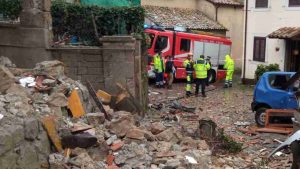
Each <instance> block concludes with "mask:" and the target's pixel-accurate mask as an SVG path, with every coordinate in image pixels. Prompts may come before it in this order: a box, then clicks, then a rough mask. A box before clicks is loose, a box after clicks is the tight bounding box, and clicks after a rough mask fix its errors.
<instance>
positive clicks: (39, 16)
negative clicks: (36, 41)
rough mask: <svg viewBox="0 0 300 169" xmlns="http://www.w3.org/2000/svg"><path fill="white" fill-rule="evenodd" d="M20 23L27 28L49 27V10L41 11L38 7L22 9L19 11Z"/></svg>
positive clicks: (50, 20) (50, 19)
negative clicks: (28, 9)
mask: <svg viewBox="0 0 300 169" xmlns="http://www.w3.org/2000/svg"><path fill="white" fill-rule="evenodd" d="M20 23H21V25H22V26H23V27H28V28H50V27H51V24H52V18H51V13H50V12H42V11H40V10H38V9H32V10H30V11H22V12H21V13H20Z"/></svg>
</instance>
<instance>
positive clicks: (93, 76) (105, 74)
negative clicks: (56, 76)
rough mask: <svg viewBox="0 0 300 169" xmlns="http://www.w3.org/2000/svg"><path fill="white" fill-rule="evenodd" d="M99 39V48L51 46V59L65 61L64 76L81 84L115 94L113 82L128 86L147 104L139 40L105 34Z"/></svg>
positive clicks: (145, 79)
mask: <svg viewBox="0 0 300 169" xmlns="http://www.w3.org/2000/svg"><path fill="white" fill-rule="evenodd" d="M101 41H102V43H103V46H102V47H98V48H96V47H94V48H90V47H87V48H52V49H50V50H49V51H51V53H52V57H51V59H57V60H60V61H62V62H63V63H64V64H65V68H66V69H65V72H66V75H67V76H69V77H71V78H72V79H74V80H81V81H82V82H83V83H85V82H86V80H89V81H90V82H91V83H92V84H93V86H94V87H95V89H96V90H97V89H101V90H105V91H107V92H109V93H111V94H117V92H118V91H119V90H118V88H117V86H116V83H121V84H122V85H123V86H127V87H128V88H129V90H130V91H131V93H132V94H133V96H135V98H136V99H137V100H138V101H139V102H140V103H141V105H143V106H144V107H146V105H147V91H148V90H147V83H146V85H145V81H147V77H146V76H143V74H145V72H146V70H145V69H146V63H147V62H146V61H144V60H143V59H142V57H141V55H142V54H141V41H140V40H137V39H135V38H133V37H131V36H107V37H103V38H102V39H101ZM143 72H144V73H143ZM145 96H146V97H145Z"/></svg>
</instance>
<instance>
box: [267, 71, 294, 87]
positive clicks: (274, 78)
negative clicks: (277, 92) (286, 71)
mask: <svg viewBox="0 0 300 169" xmlns="http://www.w3.org/2000/svg"><path fill="white" fill-rule="evenodd" d="M289 79H290V75H276V74H270V75H269V84H270V86H271V87H272V88H275V89H282V86H283V85H284V84H285V83H286V82H287V81H288V80H289Z"/></svg>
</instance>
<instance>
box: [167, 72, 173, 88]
mask: <svg viewBox="0 0 300 169" xmlns="http://www.w3.org/2000/svg"><path fill="white" fill-rule="evenodd" d="M167 75H168V78H167V84H168V87H171V86H172V83H173V80H174V75H173V72H170V73H168V74H167Z"/></svg>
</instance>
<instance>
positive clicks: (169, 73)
mask: <svg viewBox="0 0 300 169" xmlns="http://www.w3.org/2000/svg"><path fill="white" fill-rule="evenodd" d="M174 70H175V67H174V60H173V57H172V56H170V55H168V56H167V59H166V64H165V74H166V79H167V80H166V81H167V82H166V84H167V88H168V89H170V88H172V83H173V80H174Z"/></svg>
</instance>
